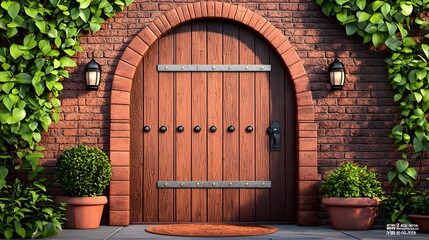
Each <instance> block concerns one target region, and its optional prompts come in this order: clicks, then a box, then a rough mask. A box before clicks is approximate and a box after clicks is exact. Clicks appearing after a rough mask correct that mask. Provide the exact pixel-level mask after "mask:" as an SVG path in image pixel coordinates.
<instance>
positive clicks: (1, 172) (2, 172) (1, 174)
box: [0, 166, 9, 179]
mask: <svg viewBox="0 0 429 240" xmlns="http://www.w3.org/2000/svg"><path fill="white" fill-rule="evenodd" d="M8 173H9V170H8V169H7V168H6V167H4V166H0V179H6V176H7V174H8Z"/></svg>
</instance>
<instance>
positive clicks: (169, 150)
mask: <svg viewBox="0 0 429 240" xmlns="http://www.w3.org/2000/svg"><path fill="white" fill-rule="evenodd" d="M173 51H174V46H173V37H172V35H171V34H168V35H166V36H164V37H162V38H161V39H160V40H159V46H158V61H159V64H166V63H171V62H172V61H173ZM158 74H159V77H158V81H159V83H158V84H159V89H158V92H159V125H160V126H166V127H167V132H165V133H159V153H158V155H159V165H158V166H159V180H161V181H172V180H173V147H174V146H173V134H174V132H175V131H174V130H175V128H174V125H173V73H170V72H160V73H158ZM158 208H159V210H158V213H159V221H160V222H173V221H174V219H173V211H174V209H173V189H159V206H158Z"/></svg>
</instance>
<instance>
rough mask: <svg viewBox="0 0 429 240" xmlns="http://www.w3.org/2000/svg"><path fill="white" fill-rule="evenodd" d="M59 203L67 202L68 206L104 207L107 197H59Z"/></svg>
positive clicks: (57, 199) (57, 198)
mask: <svg viewBox="0 0 429 240" xmlns="http://www.w3.org/2000/svg"><path fill="white" fill-rule="evenodd" d="M56 201H57V202H65V203H67V205H69V206H70V205H88V206H90V205H104V204H106V203H107V197H106V196H95V197H69V196H57V197H56Z"/></svg>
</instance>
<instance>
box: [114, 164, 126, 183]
mask: <svg viewBox="0 0 429 240" xmlns="http://www.w3.org/2000/svg"><path fill="white" fill-rule="evenodd" d="M129 180H130V168H129V167H117V166H112V178H111V181H129Z"/></svg>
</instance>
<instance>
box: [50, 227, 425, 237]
mask: <svg viewBox="0 0 429 240" xmlns="http://www.w3.org/2000/svg"><path fill="white" fill-rule="evenodd" d="M150 226H152V225H130V226H126V227H117V226H101V227H100V228H98V229H94V230H70V229H64V230H63V231H62V232H60V233H59V234H58V236H56V237H52V238H49V239H82V240H85V239H88V240H92V239H170V240H171V239H178V240H182V239H192V240H197V239H209V238H189V237H172V236H163V235H156V234H151V233H147V232H146V231H145V229H146V228H147V227H150ZM270 226H273V227H276V228H278V229H279V231H278V232H276V233H274V234H269V235H263V236H257V237H233V238H216V239H222V240H223V239H233V240H235V239H237V240H239V239H249V240H253V239H254V240H279V239H304V240H305V239H334V240H335V239H344V240H347V239H371V240H373V239H412V240H423V239H426V240H427V239H429V234H423V233H419V232H417V233H416V235H413V236H412V235H400V236H391V235H387V231H386V227H385V226H379V227H376V228H375V229H373V230H369V231H338V230H333V229H331V228H330V227H329V226H317V227H299V226H296V225H270Z"/></svg>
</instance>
